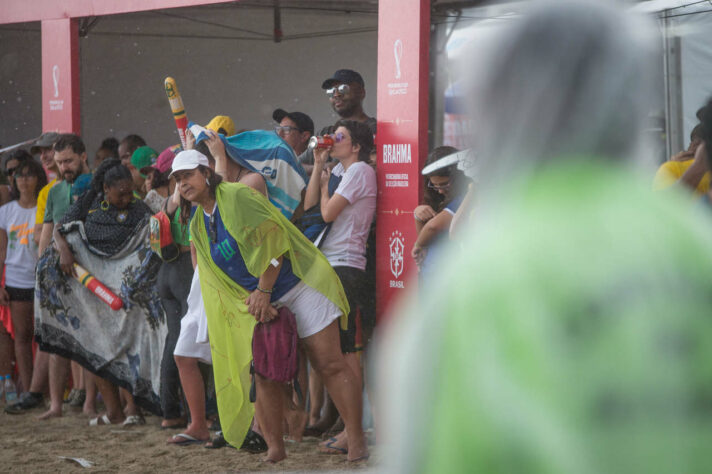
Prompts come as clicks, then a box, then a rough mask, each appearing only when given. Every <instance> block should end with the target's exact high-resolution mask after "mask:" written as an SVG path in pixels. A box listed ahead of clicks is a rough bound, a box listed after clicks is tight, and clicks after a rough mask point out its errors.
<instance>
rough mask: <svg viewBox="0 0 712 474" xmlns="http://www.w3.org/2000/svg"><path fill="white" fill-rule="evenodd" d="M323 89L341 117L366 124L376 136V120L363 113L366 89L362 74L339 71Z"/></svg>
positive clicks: (323, 85) (346, 70) (348, 70)
mask: <svg viewBox="0 0 712 474" xmlns="http://www.w3.org/2000/svg"><path fill="white" fill-rule="evenodd" d="M321 88H322V89H324V90H325V91H326V94H327V95H328V96H329V102H330V103H331V107H332V108H333V109H334V112H336V113H337V114H339V117H341V118H342V119H345V120H355V121H357V122H365V123H366V125H368V126H369V128H371V132H373V134H374V135H375V134H376V119H375V118H373V117H369V116H368V115H366V113H365V112H364V111H363V99H365V98H366V89H365V86H364V83H363V78H362V77H361V74H359V73H357V72H356V71H352V70H351V69H339V70H338V71H336V72H335V73H334V75H333V76H331V77H330V78H328V79H327V80H325V81H324V82H323V83H322V84H321Z"/></svg>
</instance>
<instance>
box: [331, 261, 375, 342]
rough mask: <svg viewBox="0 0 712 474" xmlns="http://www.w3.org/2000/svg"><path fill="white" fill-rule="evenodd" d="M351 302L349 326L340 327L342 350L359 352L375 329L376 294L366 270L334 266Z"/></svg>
mask: <svg viewBox="0 0 712 474" xmlns="http://www.w3.org/2000/svg"><path fill="white" fill-rule="evenodd" d="M334 271H336V274H337V275H338V276H339V279H340V280H341V285H342V286H343V287H344V291H345V292H346V299H347V300H348V302H349V308H350V312H349V316H348V327H347V329H346V330H343V329H340V330H339V332H340V335H341V352H343V353H349V352H359V351H362V350H363V348H364V347H365V346H366V343H367V342H368V340H369V339H370V336H371V332H372V330H373V327H372V326H373V324H372V323H371V321H373V319H374V318H373V316H372V313H373V312H374V310H375V305H374V304H373V302H374V295H373V292H372V291H371V285H370V284H369V283H370V282H369V279H368V278H367V274H366V272H364V271H363V270H359V269H358V268H353V267H334Z"/></svg>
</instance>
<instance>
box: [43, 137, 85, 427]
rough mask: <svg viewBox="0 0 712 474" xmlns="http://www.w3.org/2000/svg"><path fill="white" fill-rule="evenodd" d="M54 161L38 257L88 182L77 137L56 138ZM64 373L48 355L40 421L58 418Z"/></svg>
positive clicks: (65, 366) (61, 362)
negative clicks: (54, 179)
mask: <svg viewBox="0 0 712 474" xmlns="http://www.w3.org/2000/svg"><path fill="white" fill-rule="evenodd" d="M54 161H55V162H56V163H57V169H58V172H59V177H60V178H61V179H62V181H60V182H58V183H57V184H55V186H54V187H53V188H52V189H50V190H49V193H48V195H47V207H46V209H45V215H44V221H43V222H44V223H43V224H42V236H41V237H40V248H39V252H40V255H42V253H43V252H44V250H45V249H46V248H47V246H48V245H49V244H50V242H51V239H52V231H53V230H54V223H55V222H59V220H60V219H61V218H62V216H64V214H65V212H67V209H69V206H70V205H71V204H72V203H73V202H74V201H75V200H76V197H78V195H79V194H80V191H81V189H78V188H80V187H82V186H84V187H88V185H89V181H90V180H91V174H90V173H89V165H88V164H87V153H86V147H85V146H84V143H83V142H82V139H81V138H79V137H78V136H77V135H74V134H71V133H65V134H62V135H60V136H59V138H58V139H57V141H56V142H55V144H54ZM68 373H69V359H65V358H64V357H60V356H58V355H56V354H52V355H51V356H50V358H49V395H50V401H51V405H50V409H49V410H48V411H47V412H45V413H44V414H43V415H41V416H40V419H47V418H52V417H56V416H62V399H63V397H64V386H65V383H66V381H67V375H68Z"/></svg>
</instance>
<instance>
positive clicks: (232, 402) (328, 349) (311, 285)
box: [173, 150, 368, 462]
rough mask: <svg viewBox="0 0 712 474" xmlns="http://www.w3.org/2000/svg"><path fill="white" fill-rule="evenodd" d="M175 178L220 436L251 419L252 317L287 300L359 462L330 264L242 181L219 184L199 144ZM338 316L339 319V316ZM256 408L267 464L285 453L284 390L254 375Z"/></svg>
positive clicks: (354, 398) (355, 394)
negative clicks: (196, 271)
mask: <svg viewBox="0 0 712 474" xmlns="http://www.w3.org/2000/svg"><path fill="white" fill-rule="evenodd" d="M173 176H175V178H176V182H177V185H178V189H179V192H180V194H181V207H182V210H181V214H182V215H183V216H187V215H189V211H188V208H189V206H190V205H191V204H190V203H191V202H195V203H197V204H198V209H197V211H196V216H197V217H195V218H194V219H193V220H192V222H191V236H192V238H193V243H194V245H195V248H196V251H197V256H198V266H199V268H200V280H201V282H200V283H201V288H202V291H203V301H204V303H205V307H206V312H207V315H208V330H209V333H210V341H211V346H212V352H213V368H214V372H215V385H216V392H217V395H218V410H219V412H220V420H221V424H222V427H223V432H224V435H225V438H226V440H227V441H228V442H230V443H231V444H238V445H239V443H240V442H241V441H242V438H244V435H245V433H246V432H247V430H248V428H249V425H250V421H251V418H252V407H251V406H250V405H249V403H247V391H248V390H247V387H248V386H249V363H250V360H251V359H252V354H251V346H250V344H251V337H252V330H253V328H254V325H255V321H257V322H261V323H266V322H269V321H271V320H273V319H274V318H275V317H276V316H277V310H276V309H275V307H274V306H273V305H274V304H279V305H283V306H286V307H288V308H289V309H290V310H291V311H292V312H293V313H294V314H295V316H296V322H297V332H298V334H299V337H300V338H302V342H303V343H304V344H305V346H306V347H307V350H308V353H309V356H310V359H311V361H312V363H313V365H314V367H315V369H316V370H317V371H318V372H320V373H321V375H322V377H323V378H324V380H325V382H326V385H327V387H328V389H329V392H330V393H331V394H332V397H333V399H334V402H335V403H336V405H337V407H338V408H339V412H340V413H341V414H342V416H343V418H344V420H345V423H346V431H347V433H348V437H349V451H348V459H349V460H350V461H356V460H361V459H364V458H365V457H366V456H367V455H368V454H367V447H366V444H365V439H364V435H363V429H362V426H361V394H360V391H359V390H358V389H357V387H358V382H357V379H356V375H355V374H354V373H353V371H352V370H351V369H350V368H349V367H348V366H347V365H346V362H345V360H344V358H343V356H342V354H341V350H340V347H339V342H338V341H339V333H338V326H337V323H336V320H337V319H339V318H340V317H342V316H344V315H347V314H348V303H347V302H346V296H345V295H344V291H343V288H342V287H341V284H340V282H339V279H338V277H337V276H336V274H335V273H334V271H333V270H332V269H331V266H330V265H329V263H328V261H327V260H326V259H325V258H324V256H323V255H322V254H321V253H320V252H319V251H318V250H317V249H316V247H314V245H313V244H312V243H311V242H310V241H309V240H307V239H306V237H304V236H303V235H302V234H301V233H300V232H299V231H298V230H297V229H296V228H295V227H294V226H293V225H292V224H291V223H290V222H289V221H288V220H287V219H286V218H285V217H284V216H283V215H282V214H281V213H280V212H279V211H278V210H277V208H275V207H274V206H273V205H271V204H270V203H269V201H268V200H267V199H266V198H265V197H264V196H263V195H261V194H260V193H258V192H257V191H255V190H254V189H251V188H249V187H247V186H245V185H243V184H240V183H230V184H228V183H221V181H222V179H221V178H220V176H218V175H216V174H215V173H214V172H213V171H212V170H211V169H210V168H209V167H208V160H207V158H206V157H205V156H204V155H203V154H201V153H200V152H198V151H195V150H187V151H184V152H181V153H179V154H178V155H177V156H176V159H175V160H174V162H173ZM341 319H342V320H343V319H344V318H341ZM256 379H257V402H256V410H257V417H258V420H259V422H260V426H261V428H262V430H263V431H264V435H265V439H266V441H267V445H268V448H269V449H268V452H267V457H266V461H270V462H277V461H280V460H282V459H284V458H285V457H286V452H285V449H284V441H283V439H282V421H283V419H284V418H283V413H282V408H283V406H284V401H285V400H284V392H283V391H282V387H281V386H280V385H279V384H277V383H275V382H271V381H269V380H267V379H265V378H262V377H261V376H259V375H256Z"/></svg>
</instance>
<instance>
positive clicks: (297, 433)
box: [286, 409, 309, 443]
mask: <svg viewBox="0 0 712 474" xmlns="http://www.w3.org/2000/svg"><path fill="white" fill-rule="evenodd" d="M286 418H287V425H288V426H289V431H288V433H289V434H288V435H287V439H288V440H291V441H295V442H297V443H300V442H301V441H302V436H303V435H304V428H306V426H307V419H308V418H309V416H308V415H307V412H305V411H304V410H299V409H297V410H289V411H288V412H287V416H286Z"/></svg>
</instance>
